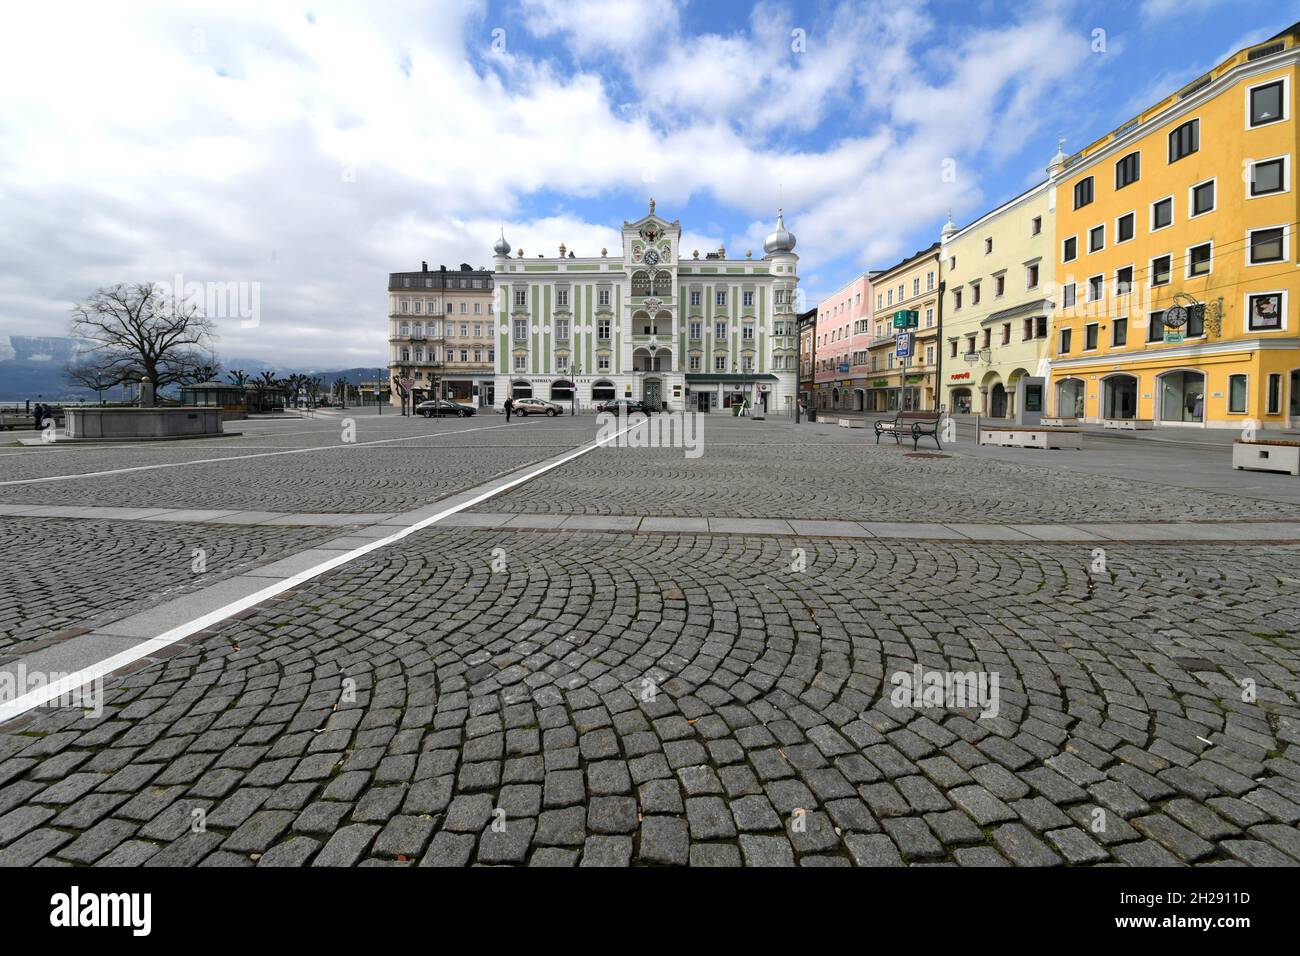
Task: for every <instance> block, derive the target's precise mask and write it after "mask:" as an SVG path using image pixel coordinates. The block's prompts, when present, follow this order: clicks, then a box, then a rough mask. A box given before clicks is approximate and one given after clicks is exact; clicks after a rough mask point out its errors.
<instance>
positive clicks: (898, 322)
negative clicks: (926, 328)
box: [894, 309, 918, 329]
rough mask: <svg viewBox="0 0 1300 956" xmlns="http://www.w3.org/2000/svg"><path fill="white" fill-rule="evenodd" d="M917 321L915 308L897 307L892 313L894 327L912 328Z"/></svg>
mask: <svg viewBox="0 0 1300 956" xmlns="http://www.w3.org/2000/svg"><path fill="white" fill-rule="evenodd" d="M917 322H918V314H917V311H916V310H915V309H899V310H898V311H897V312H895V313H894V328H896V329H914V328H916V326H917Z"/></svg>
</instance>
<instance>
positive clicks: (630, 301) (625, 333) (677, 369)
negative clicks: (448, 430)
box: [493, 199, 799, 414]
mask: <svg viewBox="0 0 1300 956" xmlns="http://www.w3.org/2000/svg"><path fill="white" fill-rule="evenodd" d="M681 235H682V228H681V222H680V220H673V221H672V222H669V221H667V220H665V219H663V218H661V217H659V216H658V215H656V214H655V203H654V200H653V199H652V200H650V211H649V213H648V214H647V215H645V216H643V217H642V218H641V219H638V220H636V221H635V222H624V223H623V230H622V246H623V247H622V249H621V250H618V251H617V252H616V253H615V255H613V256H611V255H610V254H609V251H608V250H606V249H601V250H600V254H599V255H598V256H582V257H579V256H578V255H577V254H576V253H575V252H574V251H572V250H567V249H566V248H565V246H564V245H563V244H561V245H560V247H559V255H558V256H555V257H546V256H538V257H536V258H531V259H530V258H526V256H525V251H524V250H523V249H519V250H517V251H516V252H515V254H514V256H513V257H511V246H510V243H509V242H507V241H506V239H505V236H504V234H503V235H502V237H501V238H500V239H499V240H498V241H497V243H496V245H495V246H494V247H493V250H494V252H495V254H496V255H495V259H494V262H495V267H494V270H493V271H494V278H495V296H496V314H497V316H498V319H499V323H498V329H497V331H498V335H499V341H498V348H497V349H496V359H497V367H496V376H495V387H494V394H493V397H494V402H495V404H496V406H497V407H498V408H500V407H501V406H502V405H503V404H504V402H505V400H506V398H507V397H508V396H513V397H515V398H523V397H533V398H544V399H549V400H552V401H557V402H560V403H562V404H564V405H566V406H568V405H569V404H570V403H572V402H573V401H574V399H575V393H576V400H577V404H578V407H579V408H580V409H581V408H589V407H591V405H592V404H593V403H598V402H602V401H606V400H609V399H615V398H631V399H638V400H641V401H644V402H647V403H650V404H652V405H654V406H656V407H658V408H662V409H665V410H671V411H687V410H689V411H703V412H710V411H720V410H722V409H728V410H729V409H730V408H731V407H732V406H733V405H735V404H739V403H740V402H741V401H742V400H744V401H745V402H747V403H748V404H749V405H750V407H751V408H752V407H755V406H758V407H761V408H763V409H765V410H766V411H767V412H769V413H773V414H776V413H788V412H790V411H792V409H793V403H794V401H795V395H796V391H797V387H798V374H799V370H798V361H799V359H798V354H799V353H798V344H799V343H798V327H797V326H798V315H797V313H796V298H795V293H796V289H797V286H798V282H799V279H798V274H797V270H796V266H797V263H798V260H799V257H798V256H797V255H795V253H794V245H795V237H794V235H793V234H792V233H790V232H789V231H788V230H787V229H786V228H785V224H784V222H783V219H782V216H781V213H780V211H778V213H777V221H776V229H775V230H774V231H773V232H772V233H771V234H770V235H769V236H768V237H767V239H766V240H765V241H764V243H763V250H764V255H763V257H762V258H761V259H755V258H753V255H752V253H750V252H747V253H746V254H745V256H744V257H743V258H738V259H733V258H728V257H727V253H726V249H725V248H722V249H719V250H718V251H717V252H709V253H706V254H704V255H703V256H701V254H700V252H699V250H692V251H691V253H690V255H689V257H687V256H684V255H683V250H682V249H681V248H680V245H681Z"/></svg>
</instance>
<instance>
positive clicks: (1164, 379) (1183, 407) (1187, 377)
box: [1157, 369, 1205, 424]
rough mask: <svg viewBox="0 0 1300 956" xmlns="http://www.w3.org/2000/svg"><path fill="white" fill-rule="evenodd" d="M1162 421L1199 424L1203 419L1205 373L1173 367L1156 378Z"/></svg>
mask: <svg viewBox="0 0 1300 956" xmlns="http://www.w3.org/2000/svg"><path fill="white" fill-rule="evenodd" d="M1157 385H1158V388H1157V394H1159V396H1160V420H1161V421H1162V422H1172V423H1183V424H1201V423H1203V422H1204V421H1205V375H1204V373H1202V372H1194V371H1192V370H1190V369H1175V370H1174V371H1172V372H1165V373H1164V374H1163V375H1161V376H1159V377H1158V378H1157Z"/></svg>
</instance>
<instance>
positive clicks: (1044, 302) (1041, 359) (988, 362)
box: [939, 181, 1056, 424]
mask: <svg viewBox="0 0 1300 956" xmlns="http://www.w3.org/2000/svg"><path fill="white" fill-rule="evenodd" d="M1054 223H1055V201H1054V190H1053V189H1052V188H1051V183H1050V182H1046V181H1044V182H1042V183H1039V184H1038V185H1037V186H1034V187H1033V188H1031V189H1029V190H1027V191H1026V192H1024V193H1021V194H1020V195H1019V196H1017V197H1015V198H1014V199H1012V200H1011V201H1009V202H1006V203H1004V204H1002V205H1001V206H999V207H998V208H996V209H994V210H992V211H991V212H988V213H985V214H984V215H983V216H981V217H980V218H979V219H976V220H975V221H974V222H972V223H971V224H970V225H968V226H965V227H964V228H962V229H958V228H957V227H956V226H955V225H953V223H952V221H951V219H949V221H948V223H947V224H946V225H945V226H944V228H943V233H942V239H941V242H940V252H939V267H940V271H941V274H942V276H943V284H944V296H945V301H944V308H943V340H944V341H943V347H944V349H945V353H944V366H943V393H944V398H943V401H944V403H945V404H947V406H948V411H949V413H950V414H953V415H982V416H984V417H986V418H1001V419H1008V420H1011V421H1014V422H1017V423H1018V424H1037V423H1038V421H1039V419H1041V417H1042V415H1043V414H1044V402H1045V398H1046V385H1047V377H1048V343H1049V339H1048V335H1049V327H1050V325H1051V315H1052V299H1053V296H1052V292H1051V290H1052V288H1053V285H1054V277H1055V273H1054V271H1053V265H1054V261H1055V260H1054V253H1053V250H1054V248H1055V246H1054V243H1055V241H1056V239H1055V237H1056V231H1055V227H1054Z"/></svg>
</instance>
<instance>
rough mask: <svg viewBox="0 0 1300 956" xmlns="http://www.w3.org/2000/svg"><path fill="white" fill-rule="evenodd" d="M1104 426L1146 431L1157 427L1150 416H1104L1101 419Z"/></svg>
mask: <svg viewBox="0 0 1300 956" xmlns="http://www.w3.org/2000/svg"><path fill="white" fill-rule="evenodd" d="M1101 424H1102V427H1103V428H1117V429H1119V430H1120V431H1130V432H1135V431H1146V430H1148V429H1152V428H1155V427H1156V423H1155V422H1153V421H1152V420H1151V419H1149V418H1103V419H1102V420H1101Z"/></svg>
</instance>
